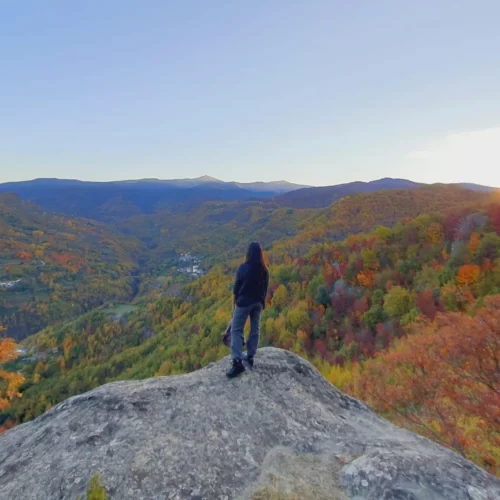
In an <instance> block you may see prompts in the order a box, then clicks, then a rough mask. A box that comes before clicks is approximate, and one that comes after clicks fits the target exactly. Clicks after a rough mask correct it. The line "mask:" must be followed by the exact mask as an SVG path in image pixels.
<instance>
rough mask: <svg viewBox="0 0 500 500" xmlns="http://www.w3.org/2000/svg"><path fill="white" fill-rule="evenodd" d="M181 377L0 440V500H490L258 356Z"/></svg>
mask: <svg viewBox="0 0 500 500" xmlns="http://www.w3.org/2000/svg"><path fill="white" fill-rule="evenodd" d="M227 367H228V362H227V360H224V361H222V362H220V363H217V364H213V365H211V366H209V367H207V368H205V369H202V370H199V371H197V372H194V373H190V374H187V375H181V376H174V377H158V378H153V379H148V380H143V381H130V382H115V383H111V384H107V385H104V386H102V387H99V388H98V389H95V390H93V391H90V392H88V393H86V394H82V395H80V396H76V397H73V398H71V399H68V400H67V401H65V402H63V403H61V404H59V405H57V406H55V407H54V408H52V409H51V410H50V411H49V412H47V413H46V414H44V415H42V416H41V417H39V418H38V419H36V420H34V421H32V422H29V423H27V424H24V425H20V426H18V427H16V428H14V429H12V430H10V431H9V432H7V433H6V434H5V435H3V436H0V499H21V498H22V499H24V500H28V499H33V500H35V499H36V500H48V499H75V498H77V497H78V496H79V495H84V494H85V490H86V487H87V484H88V482H89V480H90V478H91V477H92V476H93V475H94V474H95V473H97V472H99V473H100V474H101V478H102V482H103V484H104V486H105V487H106V489H107V492H108V497H109V498H111V499H117V500H126V499H134V500H140V499H144V500H146V499H148V500H150V499H192V500H194V499H198V500H201V499H208V500H211V499H228V500H232V499H242V500H243V499H266V498H269V499H271V498H280V499H281V498H290V499H291V498H294V499H295V498H301V499H308V498H311V499H317V500H321V499H346V498H353V499H376V500H381V499H385V500H390V499H398V500H437V499H453V500H493V499H498V498H500V481H499V480H498V479H497V478H495V477H493V476H491V475H489V474H488V473H487V472H485V471H483V470H481V469H479V468H478V467H476V466H475V465H474V464H472V463H471V462H469V461H467V460H466V459H464V458H462V457H460V456H459V455H457V454H455V453H453V452H451V451H449V450H446V449H444V448H442V447H440V446H438V445H437V444H435V443H432V442H430V441H428V440H426V439H423V438H421V437H418V436H416V435H414V434H412V433H410V432H407V431H405V430H402V429H399V428H397V427H395V426H393V425H392V424H390V423H389V422H387V421H385V420H383V419H381V418H379V417H377V416H376V415H375V414H374V413H372V412H371V411H370V410H369V409H368V408H367V407H366V406H365V405H363V404H362V403H360V402H358V401H356V400H354V399H352V398H349V397H347V396H345V395H343V394H342V393H341V392H339V391H338V390H336V389H335V388H334V387H332V386H331V385H330V384H329V383H328V382H326V381H325V380H324V379H323V378H322V377H321V375H320V374H319V373H318V372H317V371H316V370H315V369H314V368H313V367H312V366H311V365H310V364H309V363H307V362H306V361H304V360H303V359H301V358H300V357H298V356H295V355H294V354H291V353H289V352H287V351H283V350H280V349H274V348H265V349H261V350H259V352H258V356H257V357H256V366H255V368H254V370H253V371H247V372H246V373H244V374H243V375H242V376H241V377H239V378H237V379H234V380H227V379H226V377H225V375H224V373H225V370H226V369H227Z"/></svg>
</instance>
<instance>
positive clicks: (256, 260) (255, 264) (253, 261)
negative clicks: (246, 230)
mask: <svg viewBox="0 0 500 500" xmlns="http://www.w3.org/2000/svg"><path fill="white" fill-rule="evenodd" d="M246 262H247V264H250V266H252V268H254V269H260V270H262V271H264V272H265V273H266V274H267V273H268V272H269V271H268V270H267V266H266V261H265V260H264V252H263V251H262V247H261V246H260V243H257V242H256V241H254V242H253V243H250V245H249V246H248V250H247V258H246Z"/></svg>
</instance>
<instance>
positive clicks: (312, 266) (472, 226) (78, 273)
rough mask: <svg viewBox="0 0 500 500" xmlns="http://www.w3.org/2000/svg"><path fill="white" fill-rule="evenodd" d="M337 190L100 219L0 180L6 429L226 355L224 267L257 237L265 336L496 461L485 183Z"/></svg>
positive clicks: (499, 316) (341, 384) (497, 262)
mask: <svg viewBox="0 0 500 500" xmlns="http://www.w3.org/2000/svg"><path fill="white" fill-rule="evenodd" d="M395 187H397V186H395ZM336 193H337V192H336ZM339 193H340V194H338V196H337V194H335V196H336V199H335V201H333V202H332V203H331V204H328V205H327V206H321V207H317V208H302V206H304V205H307V199H306V198H305V197H306V194H307V193H306V194H303V193H302V194H301V196H300V198H297V199H300V203H299V204H297V203H296V202H295V201H294V200H295V199H296V198H294V197H293V196H291V194H293V192H292V193H289V194H288V195H286V196H284V197H280V196H275V197H272V196H267V197H266V198H262V199H258V198H256V197H254V198H251V199H250V198H249V199H222V200H221V199H217V200H210V199H208V200H207V199H205V198H204V199H203V200H201V201H200V203H192V204H191V205H190V206H185V205H183V206H182V207H180V206H177V207H176V206H168V207H165V206H163V207H158V208H157V209H154V210H151V211H150V212H141V211H139V210H135V209H134V210H131V209H130V206H129V205H127V211H126V212H127V213H126V214H125V213H120V216H119V217H118V216H116V217H108V216H107V217H96V218H91V217H88V218H84V217H81V216H79V217H77V216H75V215H74V214H72V213H64V211H63V210H59V211H57V210H55V209H54V208H53V207H52V209H51V210H49V209H47V208H44V207H42V206H40V205H37V204H35V203H33V202H31V201H29V200H28V199H26V198H24V197H20V196H18V195H17V194H0V325H1V326H2V330H1V332H2V333H1V335H2V337H1V340H0V426H1V427H2V429H3V430H5V429H8V428H10V427H12V426H14V425H17V424H20V423H23V422H26V421H29V420H31V419H33V418H36V417H37V416H39V415H41V414H43V413H44V412H46V411H47V410H49V409H50V408H51V407H52V406H54V405H55V404H57V403H59V402H61V401H63V400H64V399H66V398H67V397H69V396H72V395H75V394H79V393H82V392H84V391H86V390H89V389H91V388H94V387H96V386H98V385H101V384H103V383H106V382H109V381H114V380H125V379H137V378H145V377H151V376H161V375H172V374H180V373H185V372H188V371H192V370H196V369H198V368H200V367H203V366H206V365H207V364H208V363H211V362H213V361H216V360H219V359H221V358H222V357H224V356H226V355H228V350H227V348H226V347H225V346H224V345H223V344H222V343H221V342H220V335H221V333H222V332H223V330H224V329H225V326H226V325H227V323H228V321H229V319H230V315H231V285H232V281H233V279H234V273H235V271H236V268H237V266H238V264H239V263H240V262H241V258H242V255H243V253H244V250H245V247H246V246H247V244H248V242H249V241H251V240H259V241H260V242H261V243H262V245H263V247H264V248H265V251H266V252H265V253H266V260H267V262H268V264H269V268H270V287H269V293H268V297H267V306H266V308H265V310H264V313H263V319H262V337H261V345H272V346H276V347H281V348H284V349H288V350H291V351H293V352H295V353H297V354H299V355H301V356H303V357H304V358H306V359H308V360H309V361H310V362H311V363H312V364H313V365H314V366H315V367H316V368H317V369H318V370H319V371H320V372H321V373H322V374H323V375H324V377H325V378H326V379H327V380H328V381H330V382H331V383H332V384H334V385H335V386H337V387H338V388H339V389H341V390H342V391H343V392H345V393H347V394H349V395H351V396H353V397H356V398H358V399H360V400H361V401H363V402H364V403H365V404H367V405H368V406H370V407H371V408H373V409H374V410H375V411H376V412H378V413H379V414H380V415H382V416H384V417H386V418H388V419H389V420H391V421H392V422H394V423H395V424H396V425H399V426H401V427H405V428H408V429H410V430H412V431H413V432H416V433H418V434H420V435H422V436H425V437H427V438H429V439H431V440H434V441H436V442H438V443H440V444H442V445H444V446H446V447H448V448H451V449H453V450H454V451H456V452H457V453H459V454H462V455H463V456H465V457H467V458H468V459H470V460H472V461H473V462H475V463H476V464H477V465H478V466H480V467H482V468H484V469H486V470H488V471H489V472H491V473H493V474H497V475H500V451H499V450H500V196H499V194H498V193H497V192H495V191H480V190H474V189H465V188H463V187H460V186H450V185H434V186H412V188H411V189H409V188H408V189H381V190H376V191H374V192H364V193H352V192H349V193H345V194H346V196H343V195H342V192H339ZM238 196H240V194H239V195H238ZM310 196H313V197H314V196H315V194H314V193H312V194H311V195H310ZM337 198H338V199H337ZM287 200H292V201H291V202H288V201H287ZM304 200H306V201H304ZM121 206H122V205H121ZM106 210H107V212H106V213H107V214H108V215H109V211H110V206H109V203H108V204H107V206H106ZM0 439H1V438H0Z"/></svg>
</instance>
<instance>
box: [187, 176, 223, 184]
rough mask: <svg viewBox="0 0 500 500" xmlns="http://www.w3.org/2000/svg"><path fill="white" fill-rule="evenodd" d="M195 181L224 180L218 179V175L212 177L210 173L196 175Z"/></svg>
mask: <svg viewBox="0 0 500 500" xmlns="http://www.w3.org/2000/svg"><path fill="white" fill-rule="evenodd" d="M193 181H200V182H221V183H222V182H224V181H221V180H220V179H217V178H216V177H212V176H210V175H202V176H201V177H196V178H194V179H193Z"/></svg>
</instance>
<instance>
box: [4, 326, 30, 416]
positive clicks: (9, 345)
mask: <svg viewBox="0 0 500 500" xmlns="http://www.w3.org/2000/svg"><path fill="white" fill-rule="evenodd" d="M4 332H6V330H5V328H2V327H1V326H0V334H2V333H4ZM17 357H18V354H17V351H16V344H15V343H14V341H13V340H12V339H8V338H2V339H0V367H1V366H2V365H3V364H4V363H8V362H9V361H14V360H15V359H16V358H17ZM0 380H4V381H5V382H7V387H6V388H5V389H3V390H2V389H0V411H4V410H5V409H7V408H8V407H9V406H10V400H11V399H12V398H15V397H18V398H20V397H21V394H20V393H19V387H21V385H22V383H23V382H24V377H23V376H22V375H20V374H18V373H11V372H6V371H5V370H2V369H1V368H0Z"/></svg>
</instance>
